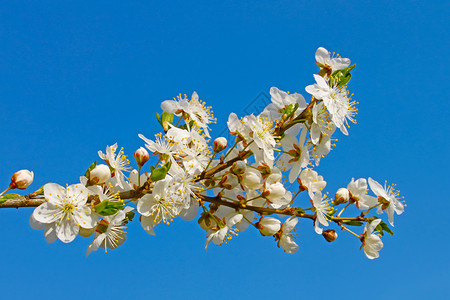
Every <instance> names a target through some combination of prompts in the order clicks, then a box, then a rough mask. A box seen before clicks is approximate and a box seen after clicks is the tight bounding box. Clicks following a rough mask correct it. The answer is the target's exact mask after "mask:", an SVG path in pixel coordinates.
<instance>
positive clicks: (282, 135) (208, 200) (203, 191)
mask: <svg viewBox="0 0 450 300" xmlns="http://www.w3.org/2000/svg"><path fill="white" fill-rule="evenodd" d="M315 57H316V63H317V65H318V66H319V68H320V70H319V72H318V74H315V75H314V81H315V82H314V83H312V84H311V85H308V86H306V88H305V91H306V92H307V93H308V94H309V95H310V97H311V100H310V101H309V102H307V101H306V100H305V98H304V97H303V96H302V95H301V94H300V93H289V92H285V91H282V90H280V89H278V88H276V87H272V88H271V89H270V95H271V103H270V104H269V105H268V106H267V107H266V108H265V109H264V110H263V111H262V112H261V113H259V114H257V115H255V114H251V115H246V116H241V117H239V116H238V115H236V114H235V113H231V114H230V115H229V117H228V120H227V126H228V129H229V132H230V136H232V137H233V138H232V140H230V141H228V140H227V139H226V138H224V137H218V138H216V139H214V140H211V128H210V125H211V123H213V122H216V119H215V118H214V116H213V112H212V110H211V107H208V106H206V104H205V103H204V102H203V101H202V100H200V98H199V96H198V95H197V93H196V92H194V93H193V94H192V96H191V97H190V98H189V97H187V95H178V96H177V97H176V98H174V99H173V100H166V101H164V102H162V104H161V109H162V110H163V112H162V114H157V119H158V122H159V123H160V124H161V126H162V129H163V132H160V133H157V134H156V135H155V137H154V138H148V137H146V136H144V135H142V134H140V135H139V137H140V138H141V139H142V141H143V145H145V148H144V147H141V148H139V149H138V150H136V152H135V153H134V158H135V160H136V165H137V168H132V167H131V162H130V160H129V159H128V158H127V156H126V155H125V153H124V150H123V148H120V149H119V147H118V145H117V144H114V145H111V146H107V147H106V151H105V153H103V152H102V151H99V153H98V154H99V158H100V159H101V160H103V162H102V163H101V164H97V162H95V163H93V164H92V165H91V166H90V167H89V168H88V170H87V171H86V173H85V174H84V176H81V177H80V182H78V183H76V184H72V185H70V186H66V187H62V186H60V185H58V184H55V183H48V184H46V185H45V186H44V187H43V191H42V194H43V198H44V200H45V201H43V203H42V204H41V205H39V206H38V207H37V208H36V209H35V210H34V212H33V213H32V215H31V217H30V224H31V226H32V227H33V228H34V229H37V230H40V229H44V236H45V238H46V240H47V241H48V242H54V241H56V240H57V239H59V240H60V241H62V242H64V243H69V242H72V241H73V240H74V239H75V238H76V237H77V236H83V237H93V240H92V242H91V243H90V245H89V246H88V248H87V254H89V253H91V252H92V251H94V250H97V249H99V248H102V249H105V251H106V250H107V249H114V248H116V247H118V246H120V245H122V244H123V243H124V241H125V240H126V231H125V230H126V226H127V225H128V223H129V222H131V221H133V220H134V219H135V218H134V217H135V215H136V213H137V214H139V215H140V217H139V218H136V220H138V222H140V224H141V226H142V228H143V229H144V230H145V231H146V232H147V233H148V234H150V235H155V229H156V227H157V226H158V225H159V224H160V223H165V224H170V223H171V222H172V221H173V219H174V218H176V217H178V216H179V217H181V218H182V219H184V220H187V221H190V220H194V219H196V218H198V224H199V226H200V227H201V228H202V229H203V230H205V234H206V242H205V248H208V246H209V245H210V244H211V242H212V243H213V244H215V245H221V244H223V243H227V242H228V241H229V240H230V239H231V238H232V237H234V236H237V235H238V232H242V231H244V230H247V229H248V228H249V227H254V228H255V229H256V230H258V231H259V232H260V234H261V235H262V236H265V237H272V238H273V240H274V241H275V242H276V243H277V245H278V247H280V248H281V249H283V250H284V252H286V253H295V252H297V251H298V249H299V245H298V241H297V239H298V238H297V234H296V230H297V229H296V226H297V223H298V221H299V219H309V220H310V221H312V222H313V224H314V229H315V232H316V233H317V234H320V235H323V236H324V238H325V239H326V240H327V241H328V242H332V241H334V240H336V238H337V233H336V231H335V230H334V229H331V228H328V227H330V226H331V225H333V224H334V225H335V226H336V228H338V229H341V230H344V231H347V232H349V233H351V234H353V235H354V236H356V237H357V238H358V239H359V240H360V242H361V247H362V248H363V249H364V253H365V255H366V256H367V257H368V258H370V259H373V258H377V257H378V256H379V253H378V252H379V251H380V250H381V248H382V247H383V243H382V241H381V238H380V237H381V236H382V235H383V233H384V232H388V233H391V234H392V230H391V229H390V228H389V226H388V225H387V224H386V223H384V222H383V221H382V219H380V218H378V217H377V216H375V215H373V216H369V214H371V213H373V212H375V211H376V213H377V214H378V215H381V214H383V213H384V212H386V214H387V219H388V223H389V224H390V225H391V226H394V215H395V214H398V215H399V214H401V213H403V211H404V204H403V202H404V201H402V200H401V198H400V196H399V192H398V191H397V190H396V189H395V185H390V186H387V184H386V183H385V185H384V186H382V185H381V184H379V183H378V182H377V181H375V180H374V179H372V178H370V177H369V178H368V179H365V178H359V179H354V178H352V179H351V181H350V182H349V183H348V185H347V187H342V188H340V189H338V190H337V191H336V193H335V195H334V197H328V193H325V192H324V189H325V188H326V185H327V182H326V181H325V180H324V178H323V176H321V175H319V174H318V172H317V171H315V170H314V168H315V167H316V166H318V165H319V163H320V161H321V159H322V158H324V157H325V156H327V155H328V154H329V153H330V151H331V150H332V148H333V147H335V146H336V144H335V142H336V141H337V139H336V138H335V137H333V135H335V133H336V129H337V128H338V129H339V131H340V132H341V133H343V134H344V135H348V128H349V127H350V126H349V124H350V123H356V121H355V116H356V114H357V108H356V105H357V103H356V102H355V101H353V100H352V99H351V96H350V93H349V91H348V87H347V84H348V82H349V81H350V78H351V73H350V72H351V70H352V69H353V68H354V65H353V66H351V65H350V59H348V58H341V57H340V56H339V55H337V56H335V55H334V54H333V55H332V54H331V53H329V52H328V51H327V50H326V49H324V48H322V47H320V48H319V49H317V51H316V54H315ZM149 152H150V153H151V154H153V156H154V157H155V159H154V160H155V162H154V163H153V165H152V166H149V165H150V164H151V163H150V154H149ZM31 176H32V174H31ZM31 180H32V179H31ZM17 186H19V185H17ZM369 188H370V189H369ZM369 191H371V193H369ZM34 196H36V195H34ZM309 204H310V205H309ZM350 206H353V207H354V208H356V210H357V211H359V212H357V213H356V215H355V216H344V215H343V214H344V213H348V211H349V207H350ZM199 211H200V212H199ZM364 223H365V227H364V230H363V231H362V233H361V234H356V233H355V232H353V231H352V230H350V229H349V226H353V227H358V226H362V225H364Z"/></svg>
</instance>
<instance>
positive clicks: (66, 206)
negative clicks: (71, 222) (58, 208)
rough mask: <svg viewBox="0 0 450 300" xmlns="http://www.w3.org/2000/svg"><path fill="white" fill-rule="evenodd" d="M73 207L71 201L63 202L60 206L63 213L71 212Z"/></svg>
mask: <svg viewBox="0 0 450 300" xmlns="http://www.w3.org/2000/svg"><path fill="white" fill-rule="evenodd" d="M73 209H74V206H73V204H72V203H65V204H64V205H63V206H62V210H63V211H64V213H65V214H70V213H72V211H73Z"/></svg>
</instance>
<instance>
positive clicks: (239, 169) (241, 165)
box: [230, 160, 247, 175]
mask: <svg viewBox="0 0 450 300" xmlns="http://www.w3.org/2000/svg"><path fill="white" fill-rule="evenodd" d="M246 168H247V164H246V163H245V162H243V161H242V160H238V161H236V162H234V163H233V165H232V166H231V169H230V170H231V172H232V173H233V174H236V175H239V174H242V173H244V171H245V169H246Z"/></svg>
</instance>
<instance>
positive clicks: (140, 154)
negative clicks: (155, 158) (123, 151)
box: [134, 147, 150, 167]
mask: <svg viewBox="0 0 450 300" xmlns="http://www.w3.org/2000/svg"><path fill="white" fill-rule="evenodd" d="M149 158H150V156H149V155H148V152H147V150H145V149H144V148H142V147H141V148H139V149H137V150H136V152H134V159H136V162H137V165H138V166H139V167H142V166H143V165H145V163H146V162H148V160H149Z"/></svg>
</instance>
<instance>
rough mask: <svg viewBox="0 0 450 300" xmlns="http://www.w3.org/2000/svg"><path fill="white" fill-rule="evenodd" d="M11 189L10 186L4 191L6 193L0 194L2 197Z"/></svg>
mask: <svg viewBox="0 0 450 300" xmlns="http://www.w3.org/2000/svg"><path fill="white" fill-rule="evenodd" d="M10 189H11V187H10V186H8V188H7V189H6V190H4V191H3V192H2V193H1V194H0V197H1V196H3V194H4V193H6V192H7V191H9V190H10Z"/></svg>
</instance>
